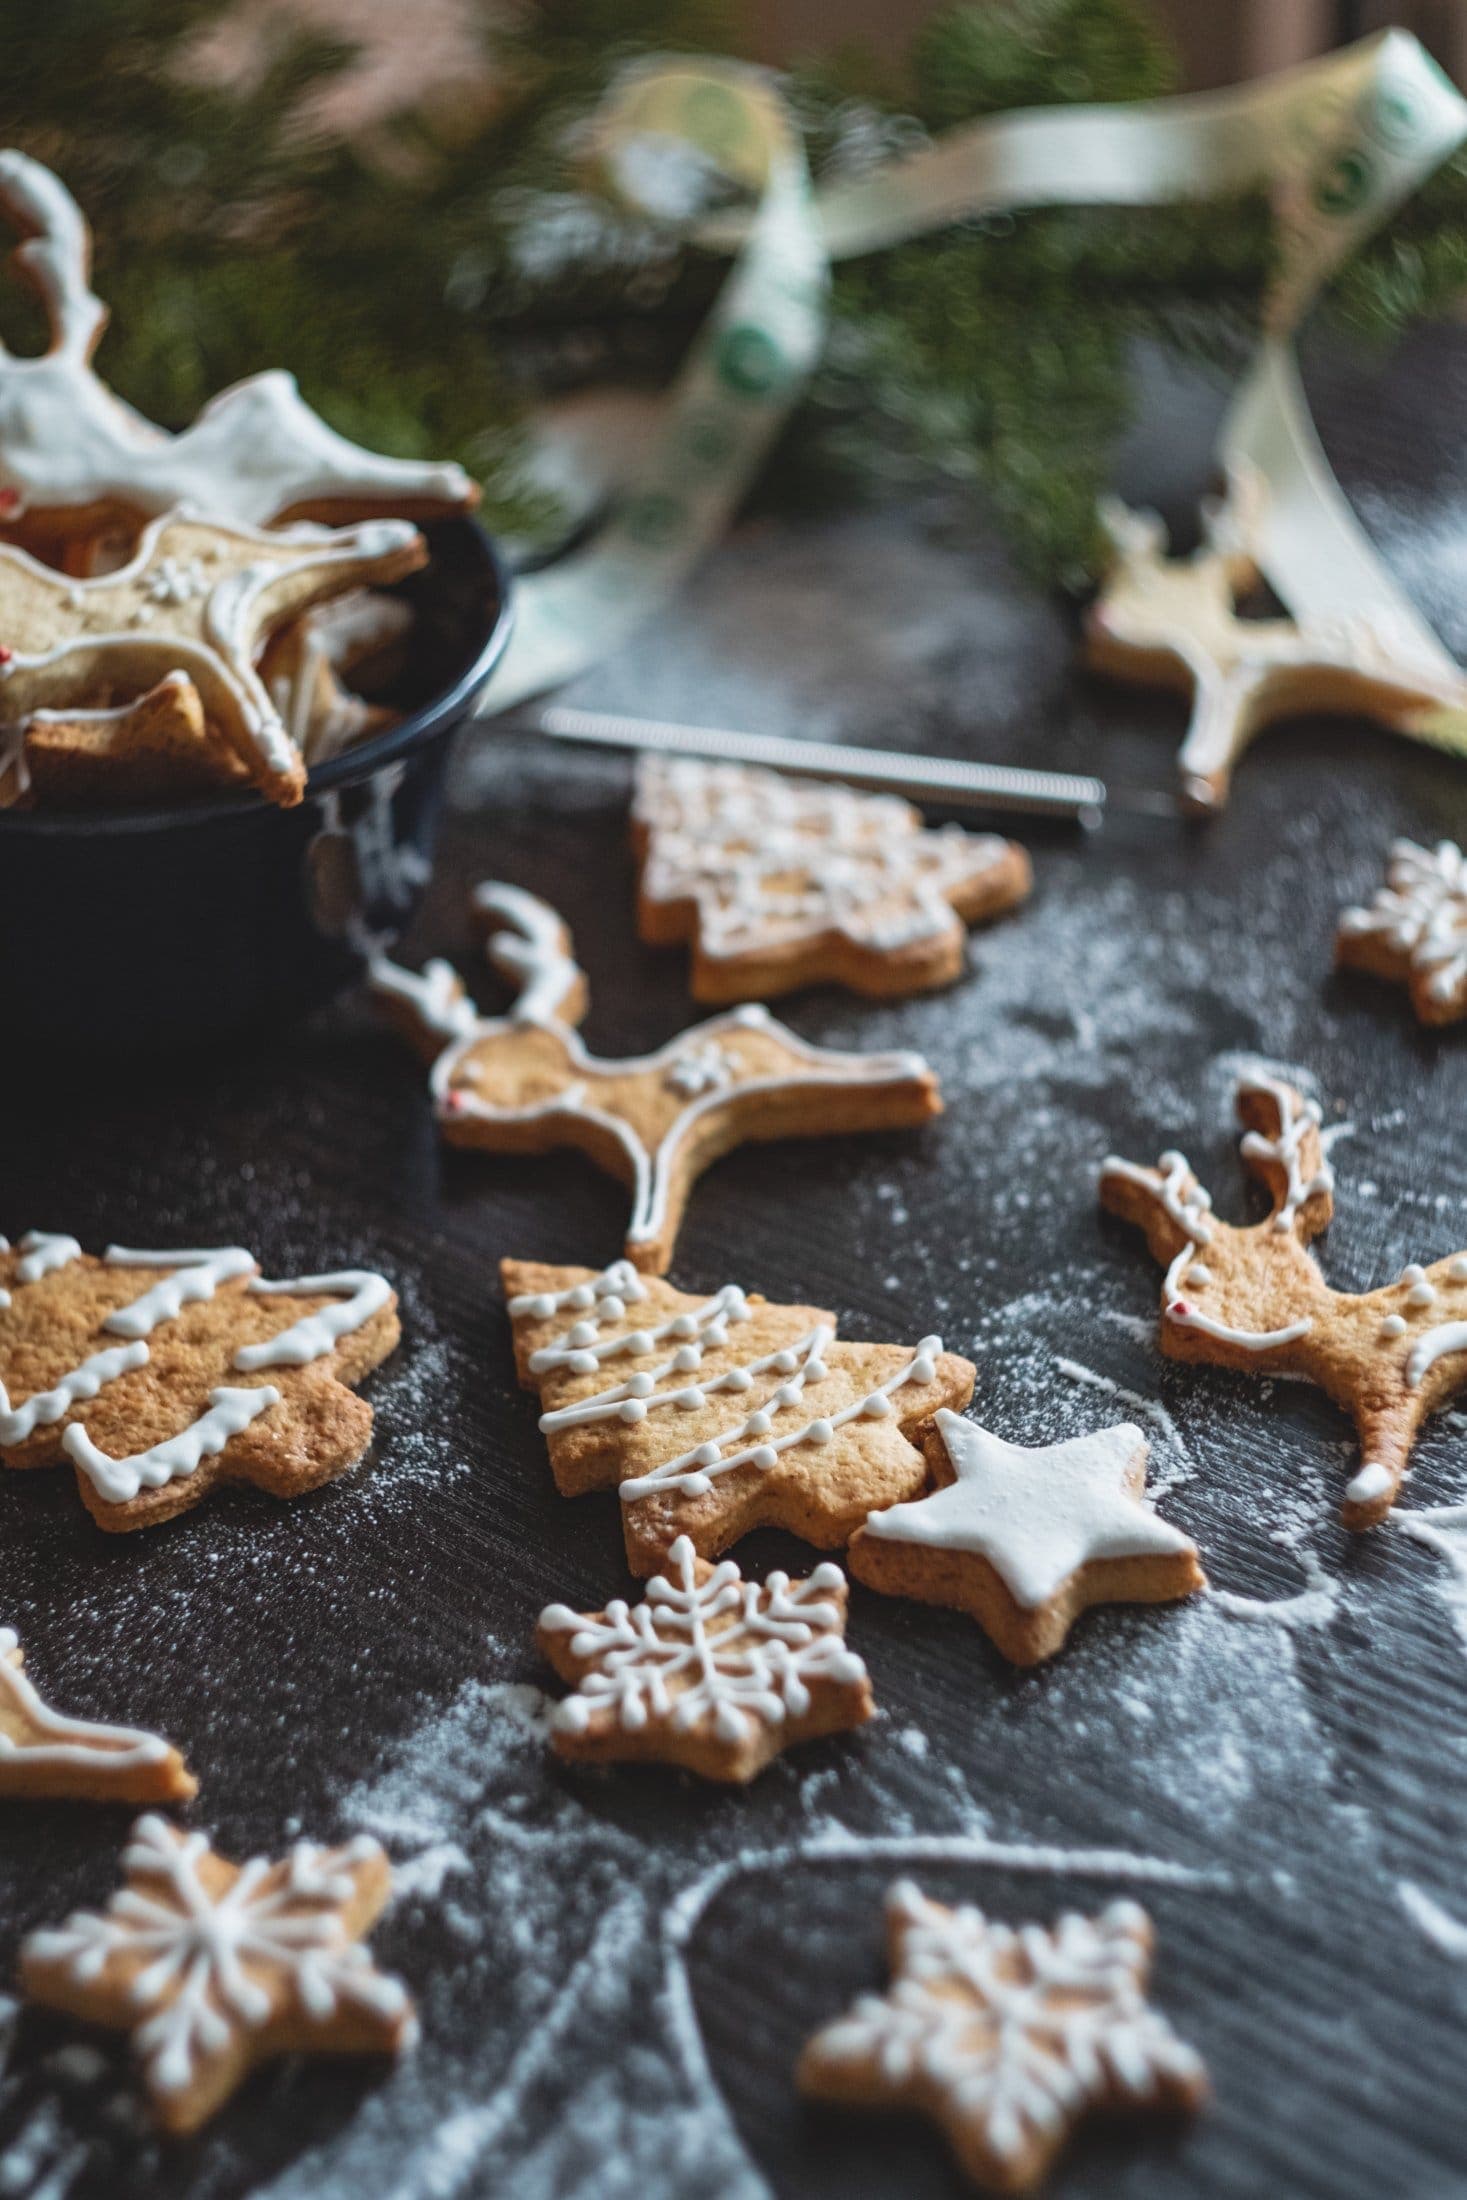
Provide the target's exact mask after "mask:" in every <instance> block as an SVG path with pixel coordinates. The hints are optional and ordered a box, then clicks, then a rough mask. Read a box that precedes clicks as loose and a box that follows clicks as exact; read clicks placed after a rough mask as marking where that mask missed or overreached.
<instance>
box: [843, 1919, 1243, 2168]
mask: <svg viewBox="0 0 1467 2200" xmlns="http://www.w3.org/2000/svg"><path fill="white" fill-rule="evenodd" d="M887 1933H888V1940H889V1945H890V1959H891V1968H892V1972H893V1974H894V1978H893V1983H892V1986H891V1987H890V1989H889V1990H888V1992H887V1993H885V1994H884V1995H878V1994H863V1995H862V1996H861V1998H860V2000H859V2001H857V2002H856V2003H855V2005H854V2007H853V2008H851V2009H850V2010H849V2011H848V2012H847V2013H846V2015H845V2016H843V2017H838V2018H837V2019H836V2020H835V2022H834V2023H833V2024H828V2025H827V2026H826V2027H825V2029H824V2030H823V2031H821V2032H817V2033H816V2035H815V2037H814V2038H813V2039H812V2040H810V2041H809V2043H808V2044H807V2046H806V2048H805V2051H804V2053H803V2055H802V2056H801V2058H800V2065H799V2083H800V2087H801V2090H802V2091H803V2092H805V2093H806V2094H808V2095H810V2096H811V2097H812V2098H814V2099H816V2100H822V2101H830V2102H834V2103H836V2104H838V2105H840V2106H843V2107H852V2108H868V2107H876V2108H908V2109H915V2110H918V2111H920V2112H921V2113H922V2114H924V2115H927V2116H929V2117H931V2118H932V2120H933V2121H934V2122H935V2123H937V2124H938V2125H939V2126H940V2127H941V2129H942V2130H943V2131H944V2133H945V2134H946V2136H947V2139H948V2141H949V2143H950V2145H951V2147H952V2149H953V2152H954V2154H955V2155H956V2156H957V2158H958V2161H959V2162H960V2163H961V2164H962V2167H963V2168H964V2170H965V2171H966V2172H967V2174H968V2176H969V2177H971V2178H972V2180H973V2182H974V2183H975V2184H976V2185H979V2186H981V2187H982V2188H983V2189H984V2190H985V2191H988V2192H998V2193H1009V2192H1027V2191H1028V2190H1030V2188H1031V2187H1033V2186H1034V2185H1035V2184H1037V2183H1038V2181H1039V2180H1040V2178H1041V2177H1043V2175H1044V2173H1045V2171H1046V2170H1047V2169H1048V2167H1049V2165H1050V2163H1051V2162H1052V2161H1053V2159H1054V2157H1055V2156H1056V2154H1058V2152H1059V2150H1060V2148H1061V2146H1062V2145H1063V2144H1064V2142H1065V2139H1066V2137H1067V2136H1068V2133H1069V2131H1070V2129H1071V2127H1072V2126H1073V2125H1074V2124H1075V2123H1077V2122H1078V2121H1079V2119H1080V2118H1081V2117H1082V2116H1084V2115H1085V2114H1087V2113H1088V2112H1089V2111H1090V2110H1092V2109H1133V2108H1145V2109H1171V2110H1178V2109H1180V2110H1191V2109H1195V2108H1197V2107H1199V2106H1200V2105H1201V2104H1202V2102H1203V2101H1204V2100H1205V2099H1206V2097H1207V2091H1208V2085H1207V2072H1206V2070H1205V2068H1204V2066H1203V2063H1202V2061H1201V2058H1200V2057H1199V2056H1198V2055H1197V2054H1196V2053H1195V2051H1194V2050H1193V2049H1192V2048H1190V2047H1188V2046H1187V2045H1186V2044H1185V2043H1184V2042H1183V2041H1182V2040H1180V2039H1178V2037H1177V2035H1176V2033H1175V2032H1174V2031H1173V2030H1172V2028H1171V2026H1170V2024H1169V2023H1168V2022H1167V2020H1166V2018H1165V2017H1163V2016H1162V2015H1161V2014H1160V2013H1159V2012H1158V2011H1157V2010H1155V2009H1153V2008H1152V2007H1151V2006H1150V2005H1149V2003H1148V2002H1147V1999H1146V1982H1147V1974H1148V1972H1149V1970H1150V1963H1151V1950H1152V1942H1153V1933H1152V1927H1151V1921H1150V1919H1149V1918H1148V1917H1147V1915H1146V1912H1145V1911H1144V1910H1142V1909H1141V1908H1139V1907H1138V1905H1137V1904H1136V1903H1134V1902H1114V1903H1112V1904H1111V1905H1110V1907H1109V1908H1108V1909H1106V1910H1103V1911H1102V1912H1101V1914H1100V1916H1099V1917H1095V1918H1089V1917H1080V1916H1076V1915H1073V1914H1071V1915H1066V1916H1064V1917H1061V1918H1060V1919H1059V1920H1058V1922H1057V1923H1056V1924H1054V1925H1052V1926H1044V1925H1021V1926H1017V1927H1016V1926H1010V1925H1003V1924H999V1923H997V1922H995V1921H994V1920H993V1919H991V1918H987V1917H985V1916H984V1915H983V1912H982V1911H981V1910H977V1909H972V1908H969V1907H968V1906H967V1905H964V1906H963V1907H961V1908H959V1909H947V1908H945V1907H944V1906H943V1905H942V1904H941V1903H938V1902H930V1901H928V1900H927V1898H926V1897H925V1896H924V1895H923V1894H922V1893H921V1892H920V1891H919V1890H918V1888H916V1887H915V1886H913V1885H912V1884H911V1883H910V1881H905V1880H904V1881H901V1882H900V1883H899V1884H898V1885H896V1886H895V1887H893V1888H892V1890H891V1892H890V1894H889V1895H888V1897H887Z"/></svg>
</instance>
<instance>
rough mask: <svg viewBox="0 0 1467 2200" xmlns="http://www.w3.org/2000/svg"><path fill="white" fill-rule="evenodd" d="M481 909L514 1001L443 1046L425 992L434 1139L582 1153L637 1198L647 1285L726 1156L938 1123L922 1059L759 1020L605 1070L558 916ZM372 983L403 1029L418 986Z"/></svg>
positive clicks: (489, 893) (637, 1241)
mask: <svg viewBox="0 0 1467 2200" xmlns="http://www.w3.org/2000/svg"><path fill="white" fill-rule="evenodd" d="M477 906H478V908H479V910H480V912H481V913H482V914H483V915H485V916H487V917H488V918H489V919H490V920H491V921H492V922H494V923H497V924H498V925H500V926H502V927H503V929H501V930H498V931H496V932H494V933H493V934H492V935H491V937H490V940H489V942H488V953H489V956H490V959H491V961H493V962H495V963H497V964H498V966H499V967H500V968H501V969H502V970H504V971H505V973H506V974H507V975H508V976H510V977H512V978H513V979H514V980H515V981H516V982H517V984H518V985H519V988H520V991H519V997H518V999H517V1000H516V1002H515V1005H514V1007H513V1008H512V1009H511V1010H510V1012H509V1014H508V1015H507V1016H492V1017H489V1016H480V1017H475V1018H474V1020H473V1021H472V1023H470V1024H468V1026H467V1028H466V1029H465V1031H464V1032H463V1033H462V1035H461V1036H458V1037H455V1038H454V1039H452V1040H450V1041H449V1042H448V1043H447V1044H446V1045H443V1044H442V1042H441V1033H442V1028H443V1015H444V1002H443V993H442V984H441V980H437V979H435V980H433V981H431V982H429V983H425V984H424V985H423V986H422V988H421V997H422V1013H421V1015H420V1016H419V1018H418V1019H417V1023H418V1029H417V1034H416V1037H417V1041H418V1043H419V1044H420V1045H421V1046H422V1047H423V1048H424V1051H429V1050H430V1049H431V1047H432V1044H433V1042H434V1041H435V1040H437V1041H439V1043H440V1046H441V1051H440V1052H438V1054H437V1058H436V1060H435V1062H434V1067H433V1073H432V1091H433V1100H434V1106H435V1109H436V1112H437V1116H438V1123H439V1128H440V1129H441V1131H442V1133H443V1136H444V1137H445V1138H446V1139H447V1140H448V1141H449V1143H450V1144H451V1145H455V1146H478V1147H481V1148H483V1149H484V1150H486V1151H487V1152H490V1153H547V1152H549V1151H550V1150H551V1149H552V1148H554V1147H556V1146H575V1147H578V1148H579V1149H580V1151H581V1152H582V1153H585V1154H587V1155H589V1156H590V1158H591V1159H592V1160H593V1161H595V1162H597V1163H598V1164H599V1165H600V1167H602V1168H603V1169H605V1170H606V1171H607V1172H608V1173H609V1174H610V1175H612V1176H615V1177H619V1178H620V1179H621V1181H622V1182H623V1183H625V1184H628V1185H629V1186H630V1187H631V1191H632V1199H633V1206H632V1219H631V1223H630V1226H629V1227H628V1230H627V1236H626V1252H627V1256H628V1258H629V1259H630V1260H632V1261H633V1262H635V1264H636V1266H637V1267H638V1268H641V1269H644V1270H646V1271H648V1272H650V1273H651V1274H654V1275H660V1274H661V1273H662V1271H663V1270H664V1269H665V1268H666V1267H667V1266H668V1264H669V1262H670V1261H671V1259H672V1251H673V1246H674V1243H675V1242H676V1239H677V1231H678V1224H679V1223H680V1222H681V1220H682V1213H683V1208H684V1205H685V1204H686V1201H687V1197H688V1193H689V1192H690V1191H691V1189H692V1186H693V1183H694V1181H695V1179H696V1178H697V1177H698V1176H700V1175H701V1174H702V1172H703V1170H704V1169H705V1168H707V1167H708V1165H709V1163H710V1162H712V1161H716V1160H717V1159H718V1158H719V1156H720V1155H722V1154H726V1153H728V1152H729V1151H730V1150H731V1149H732V1148H733V1147H735V1146H739V1145H743V1144H744V1143H746V1142H747V1141H748V1140H750V1139H769V1138H814V1137H825V1136H830V1135H834V1134H837V1133H840V1132H849V1131H867V1130H897V1129H900V1128H903V1127H904V1126H906V1125H909V1124H914V1123H922V1122H925V1121H926V1120H927V1118H928V1117H929V1116H932V1115H936V1114H938V1113H940V1111H941V1107H942V1101H941V1099H940V1097H939V1095H938V1087H937V1079H936V1077H935V1076H934V1075H933V1073H932V1071H931V1070H930V1069H929V1068H928V1066H927V1064H926V1063H925V1062H924V1061H923V1059H922V1057H921V1055H919V1054H837V1053H835V1052H833V1051H831V1050H830V1049H828V1048H825V1047H815V1046H810V1045H807V1043H806V1042H805V1041H804V1040H803V1039H800V1038H797V1037H796V1035H795V1033H794V1032H792V1031H789V1030H787V1029H786V1027H785V1026H784V1025H783V1024H780V1023H776V1021H775V1020H774V1018H773V1017H772V1016H771V1015H770V1014H769V1012H768V1010H767V1009H763V1008H741V1009H735V1010H734V1011H733V1012H732V1013H731V1014H729V1015H727V1016H715V1017H713V1018H712V1019H711V1020H710V1021H709V1022H708V1023H705V1024H695V1025H694V1026H693V1028H692V1029H691V1030H689V1031H685V1032H683V1033H682V1035H681V1036H680V1037H679V1038H676V1039H672V1040H670V1041H669V1042H668V1044H667V1045H666V1046H664V1047H659V1048H658V1050H657V1052H656V1053H655V1054H644V1055H640V1056H637V1057H635V1058H633V1059H630V1060H627V1061H605V1060H600V1059H598V1057H597V1056H595V1055H594V1054H591V1053H589V1052H588V1051H587V1049H586V1048H585V1047H584V1046H583V1045H582V1043H581V1041H580V1039H579V1038H578V1036H577V1035H576V1032H575V1030H574V1028H573V1026H574V1023H575V1020H576V1019H577V1017H578V1016H579V1015H581V1014H582V1013H583V1011H584V1007H585V1000H586V992H585V980H584V978H583V977H582V975H581V972H580V971H579V970H578V969H577V967H576V965H575V963H574V962H573V961H572V959H571V955H570V939H569V935H568V933H567V932H566V928H565V926H564V925H563V924H562V923H561V922H560V919H559V918H558V917H557V916H556V915H555V913H554V911H553V910H550V909H547V908H546V906H545V904H544V902H542V901H538V900H537V899H536V898H535V896H534V895H533V894H526V893H523V892H522V891H521V890H520V889H519V888H517V887H505V886H497V885H491V886H482V887H480V888H479V890H478V895H477ZM372 982H373V984H374V986H375V987H376V989H377V990H378V991H379V992H380V993H383V994H385V995H386V996H387V997H388V999H389V1000H390V1001H391V1004H392V1013H393V1020H394V1021H395V1022H396V1023H398V1025H399V1027H401V1025H402V1023H403V1021H404V1019H405V1018H406V1017H408V1016H409V1015H410V1011H411V1005H412V1002H413V999H414V992H415V986H414V980H413V978H412V975H411V973H410V972H408V971H404V970H399V969H398V968H397V966H396V965H395V964H391V963H388V962H387V961H386V960H385V958H384V959H381V960H379V961H378V962H377V963H376V964H375V965H374V966H373V972H372ZM450 1013H452V1014H454V1015H458V1014H460V1013H461V1011H459V1010H457V1009H455V1010H452V1011H451V1012H450Z"/></svg>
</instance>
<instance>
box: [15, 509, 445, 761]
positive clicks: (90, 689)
mask: <svg viewBox="0 0 1467 2200" xmlns="http://www.w3.org/2000/svg"><path fill="white" fill-rule="evenodd" d="M426 559H427V548H426V545H425V544H424V542H423V538H422V536H421V535H420V534H419V533H418V531H417V529H416V528H415V527H411V526H409V525H408V523H407V522H406V521H405V520H369V521H364V522H363V523H362V525H360V526H358V527H350V528H338V529H336V530H331V529H328V528H321V527H310V526H301V527H293V528H282V529H277V530H275V531H273V532H265V531H263V530H261V529H257V528H246V527H225V526H222V525H220V524H219V523H217V522H215V521H212V520H205V519H200V518H195V517H193V516H192V515H190V514H188V513H185V512H175V513H173V514H170V515H169V516H167V517H165V518H163V519H160V520H155V521H154V522H153V524H152V525H151V526H150V527H148V528H147V529H146V530H145V531H144V533H143V535H142V538H141V540H140V541H139V544H138V548H137V552H136V554H135V556H134V557H133V558H132V560H131V561H130V562H129V563H128V564H127V565H125V566H123V567H122V568H121V569H120V570H119V571H118V572H115V573H105V574H102V575H100V576H99V577H98V578H97V579H95V580H74V579H71V578H69V577H68V576H67V575H66V574H64V573H57V572H55V571H53V570H52V569H51V568H50V567H49V566H45V565H41V564H39V563H38V562H37V561H36V559H34V558H32V557H30V556H28V555H27V553H26V552H25V551H23V550H18V549H15V548H14V547H13V546H11V545H8V544H0V723H3V724H8V725H12V726H13V725H16V724H19V723H22V722H24V721H25V720H27V719H29V718H30V717H31V716H32V714H33V713H34V712H36V711H38V710H60V711H66V712H70V711H74V710H76V709H77V708H78V707H80V708H82V709H89V708H95V707H102V708H107V707H109V706H112V705H115V704H117V703H119V702H126V701H128V700H130V699H132V698H134V697H136V696H137V695H139V694H140V693H142V692H143V691H144V690H145V689H148V688H150V687H153V686H155V685H156V684H157V683H158V682H159V681H161V680H163V679H164V678H166V676H167V675H168V674H169V673H174V672H181V673H183V674H184V675H185V676H186V677H187V679H188V680H189V681H190V682H191V683H192V685H193V687H194V688H195V689H196V690H197V692H198V695H199V698H200V701H201V702H202V704H203V708H204V712H205V714H206V716H207V717H208V718H209V719H210V720H211V721H212V722H213V724H214V725H215V726H216V727H217V728H218V730H219V732H220V734H221V735H222V737H223V739H224V740H225V741H226V742H227V743H228V745H229V747H230V748H231V749H232V750H233V751H234V753H235V755H236V756H237V757H238V758H239V759H240V762H241V763H242V764H243V765H244V767H245V769H246V770H247V771H248V773H249V775H250V777H251V779H252V780H253V781H254V783H255V784H256V786H258V787H259V788H260V789H261V791H262V792H263V793H265V794H268V795H269V796H270V797H271V799H272V800H273V801H276V802H280V803H286V804H289V803H293V802H298V801H299V800H300V798H301V794H302V792H303V790H304V787H305V765H304V763H303V761H302V758H301V754H300V751H299V749H298V748H297V747H296V745H295V743H294V742H293V741H292V740H291V739H290V737H289V735H288V734H287V732H286V730H285V727H284V726H283V724H282V723H281V720H280V715H279V712H278V711H277V710H276V707H275V705H274V703H273V702H272V701H271V699H270V696H269V693H268V692H267V690H266V688H265V686H264V683H263V682H262V681H261V679H260V677H259V675H258V673H257V672H256V670H255V659H256V657H257V656H258V654H259V652H260V649H261V647H262V645H263V643H264V641H265V639H266V637H267V636H268V635H269V633H270V632H271V630H272V629H273V628H274V627H276V626H278V625H280V624H282V623H283V622H284V621H286V620H288V619H293V618H295V617H297V616H298V615H299V614H300V613H301V612H303V611H304V610H305V609H306V608H307V607H308V606H309V605H311V604H314V603H320V602H322V601H324V600H325V599H326V598H327V597H330V596H335V595H339V594H341V593H342V592H343V591H345V590H347V589H352V588H360V587H363V586H365V585H367V584H369V583H374V584H377V585H379V586H380V585H385V584H386V583H388V582H390V581H395V580H398V579H400V578H401V577H402V575H403V574H405V573H411V572H413V571H414V570H415V569H416V568H417V567H419V566H421V565H422V564H424V563H425V562H426Z"/></svg>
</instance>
